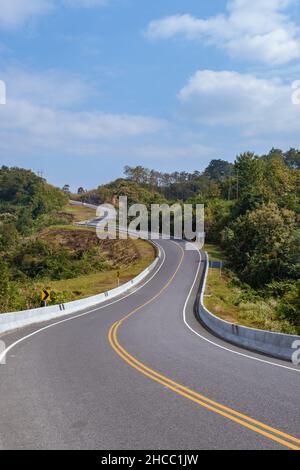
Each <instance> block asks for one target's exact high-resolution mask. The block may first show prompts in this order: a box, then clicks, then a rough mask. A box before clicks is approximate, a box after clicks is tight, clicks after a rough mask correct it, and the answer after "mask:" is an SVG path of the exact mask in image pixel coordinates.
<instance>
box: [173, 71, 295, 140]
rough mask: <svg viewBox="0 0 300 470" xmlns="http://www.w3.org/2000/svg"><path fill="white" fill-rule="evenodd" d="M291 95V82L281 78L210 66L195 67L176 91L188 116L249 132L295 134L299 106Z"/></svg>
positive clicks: (200, 121)
mask: <svg viewBox="0 0 300 470" xmlns="http://www.w3.org/2000/svg"><path fill="white" fill-rule="evenodd" d="M291 97H292V88H291V84H286V83H284V82H283V81H282V80H281V79H274V80H272V79H261V78H257V77H255V76H254V75H251V74H240V73H237V72H230V71H223V72H215V71H211V70H202V71H198V72H197V73H196V74H195V75H194V76H193V77H192V78H191V79H190V81H189V82H188V84H187V85H186V86H185V87H184V88H183V89H182V90H181V91H180V93H179V95H178V98H179V100H180V103H181V106H182V111H183V112H184V113H185V115H186V116H188V117H190V118H191V119H193V120H196V121H197V122H199V123H202V124H207V125H211V126H219V125H221V126H229V127H230V126H231V127H233V128H235V131H236V132H237V133H238V132H239V130H241V132H242V133H243V134H244V135H249V136H250V135H251V136H261V135H267V134H273V135H276V134H277V133H281V134H282V133H283V134H284V133H292V134H296V133H297V134H298V132H299V120H300V106H295V105H293V103H292V99H291Z"/></svg>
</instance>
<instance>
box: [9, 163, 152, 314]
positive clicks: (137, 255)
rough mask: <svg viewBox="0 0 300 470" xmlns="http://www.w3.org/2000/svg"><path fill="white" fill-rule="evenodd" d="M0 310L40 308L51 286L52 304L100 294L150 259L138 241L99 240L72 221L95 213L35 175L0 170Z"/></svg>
mask: <svg viewBox="0 0 300 470" xmlns="http://www.w3.org/2000/svg"><path fill="white" fill-rule="evenodd" d="M0 179H1V189H0V194H1V199H0V312H8V311H16V310H23V309H27V308H34V307H38V306H40V292H41V290H42V289H44V288H46V287H49V288H50V289H51V290H52V295H51V297H52V302H53V303H58V302H66V301H71V300H75V299H79V298H82V297H86V296H89V295H94V294H98V293H101V292H103V291H105V290H107V289H109V288H113V287H116V285H117V283H118V279H117V271H120V282H121V283H124V282H127V281H128V280H129V279H131V278H132V277H134V276H135V275H137V274H139V273H140V272H141V271H142V270H143V269H145V268H146V267H147V266H148V265H149V264H150V263H151V262H152V261H153V259H154V257H155V252H154V249H153V247H152V246H151V245H150V244H148V243H147V242H144V241H139V240H122V241H121V240H99V239H98V238H97V236H96V233H95V231H94V230H93V229H88V228H80V227H77V226H76V225H74V224H75V222H77V221H80V220H87V219H89V218H92V217H94V216H95V211H94V210H92V209H88V208H86V207H80V206H79V207H74V206H71V205H69V204H66V203H67V201H68V197H67V196H66V195H65V194H64V193H63V192H61V191H60V190H59V189H57V188H54V187H53V186H50V185H49V184H47V182H46V181H45V180H43V179H42V178H39V177H38V176H36V175H35V174H34V173H32V172H30V171H28V170H23V169H20V168H11V169H10V168H6V167H2V168H1V170H0Z"/></svg>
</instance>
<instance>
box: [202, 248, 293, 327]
mask: <svg viewBox="0 0 300 470" xmlns="http://www.w3.org/2000/svg"><path fill="white" fill-rule="evenodd" d="M205 250H206V251H207V252H208V255H209V259H210V260H211V261H217V260H222V261H224V263H225V269H224V270H223V272H222V275H220V270H219V269H211V268H210V269H209V274H208V279H207V286H206V294H205V306H206V307H207V308H208V309H209V310H210V311H211V312H212V313H213V314H214V315H216V316H217V317H219V318H222V319H223V320H226V321H229V322H231V323H238V324H240V325H244V326H247V327H250V328H257V329H262V330H270V331H276V332H280V333H288V334H298V330H297V328H296V327H294V326H292V325H291V324H290V323H289V322H288V321H286V320H279V319H278V317H277V315H276V307H277V302H278V301H277V300H276V299H274V298H270V299H268V300H265V299H262V298H260V297H257V298H254V299H251V300H249V301H242V300H241V296H242V294H244V293H245V292H246V291H245V290H243V289H242V288H240V287H235V286H233V285H232V282H231V281H232V280H233V277H234V275H233V273H232V272H231V271H230V270H229V269H228V268H226V256H225V255H224V253H223V252H222V250H221V249H220V247H218V246H216V245H210V244H207V245H205Z"/></svg>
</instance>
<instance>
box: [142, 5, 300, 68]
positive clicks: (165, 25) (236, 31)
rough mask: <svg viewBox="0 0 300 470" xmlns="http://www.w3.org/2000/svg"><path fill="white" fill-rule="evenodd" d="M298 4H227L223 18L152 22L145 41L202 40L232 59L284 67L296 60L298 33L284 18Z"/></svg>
mask: <svg viewBox="0 0 300 470" xmlns="http://www.w3.org/2000/svg"><path fill="white" fill-rule="evenodd" d="M296 1H297V2H298V0H252V1H251V2H250V1H249V0H230V1H229V2H228V4H227V10H228V12H227V14H225V15H224V14H220V15H217V16H214V17H211V18H208V19H201V18H196V17H194V16H191V15H189V14H185V15H174V16H169V17H166V18H163V19H160V20H156V21H152V22H151V23H150V24H149V26H148V29H147V31H146V36H147V37H148V38H149V39H168V38H172V37H175V36H183V37H185V38H186V39H188V40H200V39H205V41H206V43H207V44H211V45H214V46H217V47H219V48H221V49H225V50H226V51H227V52H228V53H229V54H230V56H232V57H241V58H247V59H251V60H258V61H261V62H267V63H270V64H274V65H277V64H285V63H288V62H290V61H292V60H294V59H297V58H299V57H300V29H299V26H298V25H296V24H295V23H294V22H293V20H292V19H291V17H290V16H289V14H288V7H290V6H291V5H293V4H294V3H295V2H296Z"/></svg>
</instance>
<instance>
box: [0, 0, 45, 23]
mask: <svg viewBox="0 0 300 470" xmlns="http://www.w3.org/2000/svg"><path fill="white" fill-rule="evenodd" d="M52 7H53V1H52V0H0V26H1V27H4V28H14V27H18V26H20V25H22V24H23V23H24V22H25V21H26V20H27V19H28V18H31V17H33V16H38V15H42V14H45V13H49V12H50V11H51V10H52Z"/></svg>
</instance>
